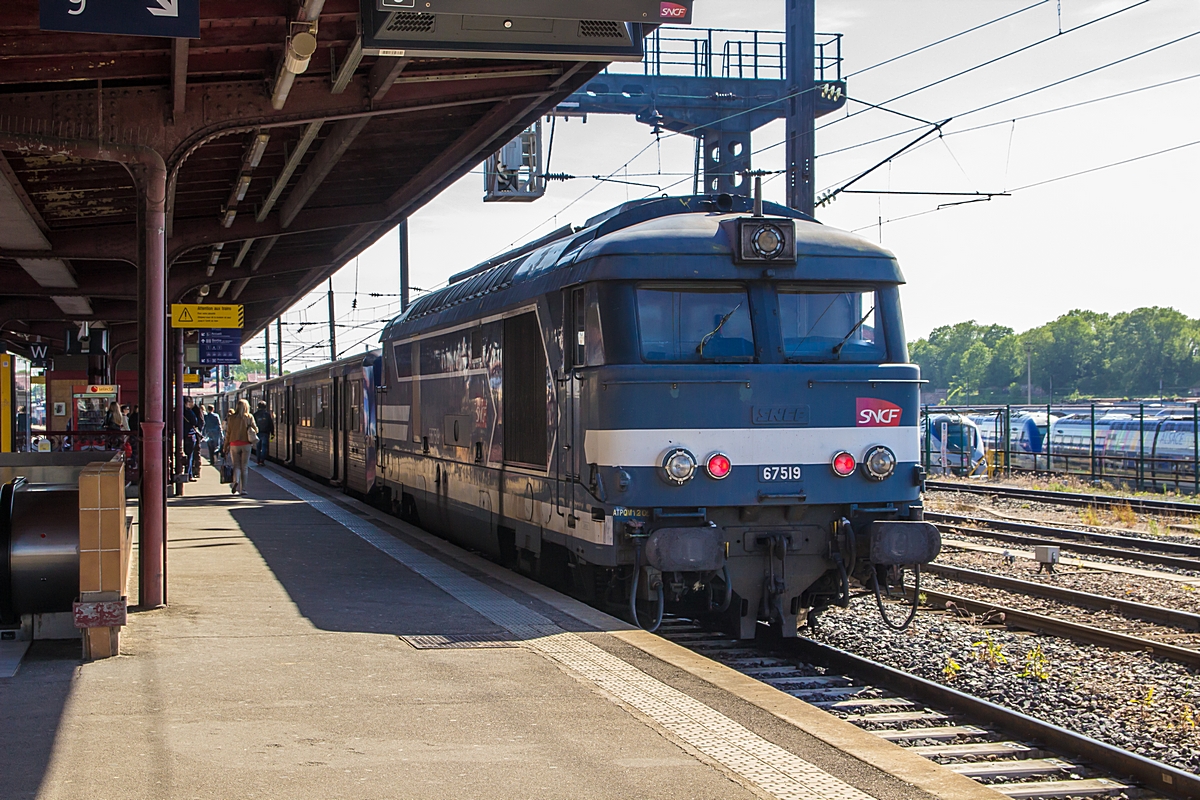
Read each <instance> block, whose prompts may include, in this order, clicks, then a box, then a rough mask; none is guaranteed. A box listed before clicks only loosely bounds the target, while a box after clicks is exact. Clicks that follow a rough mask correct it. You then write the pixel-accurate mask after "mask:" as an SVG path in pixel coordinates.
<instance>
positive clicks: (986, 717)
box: [659, 618, 1200, 798]
mask: <svg viewBox="0 0 1200 800" xmlns="http://www.w3.org/2000/svg"><path fill="white" fill-rule="evenodd" d="M659 633H660V635H662V636H663V637H664V638H666V639H669V640H671V641H673V642H675V643H676V644H679V645H681V646H684V647H687V648H689V649H691V650H693V651H695V652H697V653H700V654H701V655H704V656H706V657H709V658H712V659H713V660H715V661H718V662H720V663H723V664H725V665H726V666H729V667H731V668H733V669H736V670H738V671H739V672H742V673H743V674H745V675H748V676H751V677H754V678H756V679H758V680H761V681H762V682H764V683H766V684H768V685H770V686H773V687H775V688H776V689H779V690H780V691H783V692H785V693H787V694H790V695H792V696H793V697H797V698H799V699H801V700H804V701H806V702H809V703H811V704H813V705H815V706H817V707H819V708H822V709H825V710H826V711H828V712H830V713H832V714H835V715H837V716H839V717H842V718H843V719H846V720H847V721H849V722H851V723H853V724H855V725H858V726H860V727H862V728H864V729H866V730H869V731H871V732H872V733H874V734H876V735H877V736H879V737H881V738H883V739H886V740H888V741H891V742H895V743H896V744H899V745H901V746H903V747H907V748H910V749H912V750H913V751H914V752H917V753H919V754H921V755H922V756H925V757H926V758H929V759H931V760H934V761H937V762H939V763H943V764H945V765H946V766H947V767H948V768H949V769H952V770H954V771H955V772H958V773H960V774H962V775H965V776H967V777H970V778H972V779H974V780H976V781H979V782H980V783H983V784H986V785H987V786H989V788H991V789H994V790H995V791H997V792H1000V793H1001V794H1004V795H1006V796H1008V797H1012V798H1079V797H1100V796H1108V795H1120V794H1124V795H1125V796H1129V795H1130V794H1132V793H1136V794H1138V795H1140V797H1142V798H1153V797H1157V796H1169V797H1180V798H1200V778H1198V777H1197V776H1195V775H1192V774H1190V773H1187V772H1184V771H1183V770H1180V769H1176V768H1174V767H1171V766H1167V765H1165V764H1161V763H1159V762H1156V761H1152V760H1150V759H1147V758H1144V757H1142V756H1140V755H1138V754H1136V753H1132V752H1129V751H1127V750H1123V749H1121V748H1119V747H1115V746H1113V745H1109V744H1105V743H1104V742H1100V741H1098V740H1096V739H1092V738H1090V737H1087V736H1084V735H1082V734H1078V733H1075V732H1073V731H1069V730H1067V729H1065V728H1062V727H1059V726H1057V725H1052V724H1050V723H1047V722H1043V721H1041V720H1038V719H1036V718H1034V717H1030V716H1028V715H1026V714H1022V713H1020V712H1017V711H1013V710H1011V709H1008V708H1004V707H1003V706H999V705H996V704H995V703H991V702H989V701H986V700H982V699H980V698H977V697H972V696H971V695H968V694H965V693H963V692H959V691H957V690H954V689H951V688H949V687H947V686H942V685H941V684H938V683H935V682H933V681H928V680H925V679H923V678H919V677H917V676H915V675H911V674H908V673H905V672H902V671H900V670H896V669H893V668H891V667H888V666H885V665H883V664H879V663H877V662H875V661H871V660H869V659H865V658H862V657H860V656H856V655H853V654H851V653H848V652H845V651H843V650H839V649H836V648H833V647H829V646H828V645H823V644H818V643H817V642H813V641H811V640H808V639H796V640H786V641H776V642H773V643H770V644H768V643H764V642H755V641H746V640H737V639H732V638H729V637H727V636H725V635H724V634H721V633H718V632H714V631H709V630H706V629H704V628H703V627H701V626H700V625H699V624H697V623H695V622H693V621H692V620H688V619H681V618H676V619H666V620H664V621H663V627H662V629H661V630H660V632H659Z"/></svg>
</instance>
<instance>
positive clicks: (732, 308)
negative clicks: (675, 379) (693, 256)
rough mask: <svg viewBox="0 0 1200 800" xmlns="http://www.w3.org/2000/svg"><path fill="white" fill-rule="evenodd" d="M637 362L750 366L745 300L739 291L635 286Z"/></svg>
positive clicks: (692, 286)
mask: <svg viewBox="0 0 1200 800" xmlns="http://www.w3.org/2000/svg"><path fill="white" fill-rule="evenodd" d="M637 313H638V329H639V335H640V336H641V346H642V358H643V360H645V361H650V362H663V361H669V362H681V361H697V362H698V361H753V360H754V333H753V331H752V330H751V327H750V298H749V296H748V295H747V294H746V290H745V289H744V288H743V287H740V286H729V285H720V284H716V285H712V286H702V285H696V284H688V285H687V286H679V287H674V286H639V287H638V289H637Z"/></svg>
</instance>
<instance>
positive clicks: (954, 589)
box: [921, 575, 1200, 650]
mask: <svg viewBox="0 0 1200 800" xmlns="http://www.w3.org/2000/svg"><path fill="white" fill-rule="evenodd" d="M921 587H922V588H923V589H925V588H927V589H930V590H931V591H935V592H945V593H947V594H952V595H956V596H958V597H965V598H967V599H970V600H978V601H980V602H984V603H995V604H996V605H1001V606H1007V607H1008V608H1015V609H1018V610H1020V611H1028V612H1030V613H1033V614H1043V615H1046V616H1049V617H1055V618H1057V619H1062V620H1065V621H1067V622H1080V623H1083V624H1084V625H1091V626H1092V627H1093V628H1101V629H1103V630H1107V631H1116V632H1117V633H1124V634H1128V635H1129V636H1138V637H1141V638H1143V639H1150V640H1151V641H1156V642H1163V643H1165V644H1173V645H1175V646H1176V647H1187V648H1189V649H1192V650H1200V633H1197V632H1195V631H1188V630H1184V629H1182V628H1176V627H1171V626H1167V625H1159V624H1156V623H1153V622H1147V621H1146V620H1142V619H1136V618H1134V617H1127V616H1125V615H1124V614H1120V613H1117V612H1114V611H1102V610H1099V609H1093V608H1082V607H1080V606H1076V605H1071V604H1070V603H1062V602H1058V601H1056V600H1048V599H1045V598H1040V597H1030V596H1029V595H1025V594H1019V593H1016V592H1009V591H1005V590H1003V589H993V588H991V587H989V586H979V585H978V584H974V583H962V582H960V581H954V580H948V579H946V578H942V577H938V576H934V575H922V576H921Z"/></svg>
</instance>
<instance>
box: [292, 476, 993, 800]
mask: <svg viewBox="0 0 1200 800" xmlns="http://www.w3.org/2000/svg"><path fill="white" fill-rule="evenodd" d="M272 469H275V467H272ZM280 473H281V474H283V475H285V476H286V477H287V478H288V479H289V480H293V481H297V482H299V483H303V484H307V485H308V486H309V488H311V489H313V490H314V491H318V492H320V493H321V494H323V495H325V496H326V497H328V498H329V499H331V500H333V501H335V502H339V503H344V502H345V501H352V502H353V498H348V497H346V496H345V495H343V494H340V493H338V492H336V491H331V489H330V487H328V486H322V485H321V484H318V483H316V482H314V481H311V480H309V479H307V478H304V477H302V476H299V475H297V474H296V473H293V472H289V471H285V470H280ZM355 504H356V506H357V507H358V508H359V509H361V510H364V511H365V512H366V513H367V514H369V515H370V516H371V517H372V518H373V519H375V520H377V521H379V522H381V523H383V524H384V525H385V526H387V527H391V528H393V529H395V530H398V531H401V532H403V533H404V534H405V535H406V536H409V537H411V538H413V539H416V540H418V541H420V542H421V543H423V544H425V545H427V546H429V547H432V548H434V549H436V550H437V551H439V552H441V553H443V554H445V555H446V556H449V557H450V558H453V559H454V560H456V561H460V562H462V563H463V564H466V565H468V566H470V567H471V568H473V569H476V570H478V571H480V572H482V573H484V574H486V575H487V576H488V577H490V578H492V579H494V580H497V581H499V582H501V583H504V584H507V585H508V586H511V587H512V588H514V589H517V590H519V591H521V592H524V593H525V594H528V595H529V596H531V597H533V598H535V599H537V600H539V601H541V602H543V603H545V604H546V605H548V606H550V607H552V608H554V609H555V610H557V611H560V612H562V613H563V614H566V615H568V616H571V617H574V618H575V619H577V620H579V621H580V622H583V623H585V624H587V625H590V626H592V627H594V628H596V629H597V630H598V631H601V632H603V633H606V634H608V635H610V636H612V637H613V638H615V639H618V640H620V641H622V642H624V643H626V644H628V645H630V646H632V647H636V648H637V649H639V650H641V651H642V652H644V653H646V654H647V655H649V656H651V657H653V658H656V659H658V660H659V661H662V662H664V663H666V664H669V665H671V666H673V667H675V668H677V669H680V670H683V671H684V672H687V673H689V674H691V675H693V676H695V677H696V678H699V679H700V680H702V681H704V682H706V683H708V684H710V685H712V686H714V687H716V688H718V689H720V690H722V691H724V692H728V693H729V694H731V695H733V696H734V697H737V698H739V699H741V700H744V701H745V702H747V703H750V704H752V705H754V706H757V707H758V708H760V709H762V710H763V711H766V712H767V713H769V714H772V715H773V716H775V717H777V718H778V719H781V720H783V721H785V722H787V723H788V724H790V725H794V726H795V727H797V728H799V729H800V730H802V731H804V732H805V733H807V734H809V735H810V736H813V737H814V738H816V739H818V740H820V741H822V742H824V743H826V744H828V745H830V746H831V747H835V748H837V749H839V750H841V751H843V752H845V753H846V754H848V755H850V756H853V757H854V758H855V759H857V760H859V761H861V762H863V763H864V764H866V765H867V766H869V767H872V768H873V769H878V770H881V771H883V772H886V773H888V774H890V775H892V776H894V777H896V778H898V779H900V780H902V781H904V782H906V783H908V784H910V785H912V786H914V787H916V788H917V789H920V790H921V791H924V792H926V793H928V794H930V795H932V796H933V797H937V798H940V800H998V798H1003V797H1005V795H1003V794H1001V793H1000V792H997V791H995V790H994V789H989V788H988V787H986V786H984V785H982V784H979V783H976V782H975V781H973V780H971V779H970V778H967V777H964V776H962V775H959V774H958V773H956V772H952V771H951V770H949V769H946V768H945V767H943V766H941V765H939V764H937V763H935V762H933V761H930V760H929V759H927V758H925V757H923V756H919V755H917V754H916V753H910V752H908V751H907V750H905V749H904V748H903V747H900V746H899V745H897V744H894V743H892V742H888V741H885V740H883V739H880V738H879V737H878V736H875V735H873V734H871V733H870V732H868V731H865V730H863V729H861V728H859V727H858V726H856V725H854V724H853V723H850V722H846V721H844V720H841V719H839V718H837V717H835V716H833V715H831V714H828V713H827V712H825V711H822V710H821V709H819V708H817V707H816V706H813V705H811V704H809V703H806V702H804V701H803V700H800V699H799V698H796V697H792V696H791V695H789V694H786V693H784V692H782V691H780V690H778V689H776V688H774V687H772V686H768V685H767V684H765V683H762V682H761V681H758V680H755V679H754V678H751V677H748V676H746V675H743V674H741V673H740V672H738V671H736V670H734V669H732V668H731V667H727V666H725V665H724V664H720V663H718V662H716V661H713V660H712V659H709V658H706V657H705V656H701V655H698V654H696V653H693V652H692V651H690V650H688V649H687V648H685V647H681V646H680V645H677V644H675V643H674V642H671V641H668V640H667V639H664V638H662V637H661V636H657V635H655V634H652V633H647V632H646V631H643V630H640V629H638V628H635V627H633V626H632V625H630V624H629V623H627V622H625V621H624V620H621V619H618V618H616V617H613V616H611V615H609V614H606V613H604V612H603V611H600V610H598V609H595V608H592V607H591V606H589V605H587V604H586V603H583V602H581V601H579V600H576V599H574V598H572V597H568V596H566V595H563V594H561V593H559V592H556V591H554V590H553V589H550V588H548V587H546V586H543V585H542V584H540V583H537V582H536V581H534V580H532V579H530V578H526V577H525V576H523V575H519V574H517V573H515V572H512V571H510V570H507V569H505V568H503V567H501V566H500V565H498V564H495V563H493V562H491V561H488V560H487V559H485V558H483V557H481V556H478V555H475V554H474V553H470V552H467V551H465V550H463V549H461V548H459V547H458V546H457V545H455V544H453V543H451V542H448V541H446V540H445V539H441V538H439V537H437V536H434V535H433V534H430V533H427V532H425V531H423V530H421V529H420V528H417V527H416V526H414V525H411V524H409V523H407V522H404V521H403V520H400V519H398V518H396V517H393V516H391V515H389V514H386V513H384V512H383V511H380V510H378V509H376V508H373V507H371V506H368V505H366V504H365V503H357V502H356V503H355ZM884 764H886V765H887V766H881V765H884Z"/></svg>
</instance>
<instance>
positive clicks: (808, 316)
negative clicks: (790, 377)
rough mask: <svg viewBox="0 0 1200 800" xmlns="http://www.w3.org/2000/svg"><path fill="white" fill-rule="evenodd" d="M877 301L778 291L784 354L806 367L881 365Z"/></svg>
mask: <svg viewBox="0 0 1200 800" xmlns="http://www.w3.org/2000/svg"><path fill="white" fill-rule="evenodd" d="M876 300H877V295H876V293H875V292H874V291H858V290H838V289H821V288H819V287H814V286H812V285H807V286H787V285H783V286H780V287H779V324H780V325H781V326H782V328H783V348H784V353H785V354H786V355H787V357H788V358H789V359H799V360H805V361H813V360H816V361H866V362H877V361H882V360H883V359H884V353H885V350H884V346H883V335H882V330H881V329H880V328H879V327H878V326H877V325H876V306H875V303H876Z"/></svg>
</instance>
